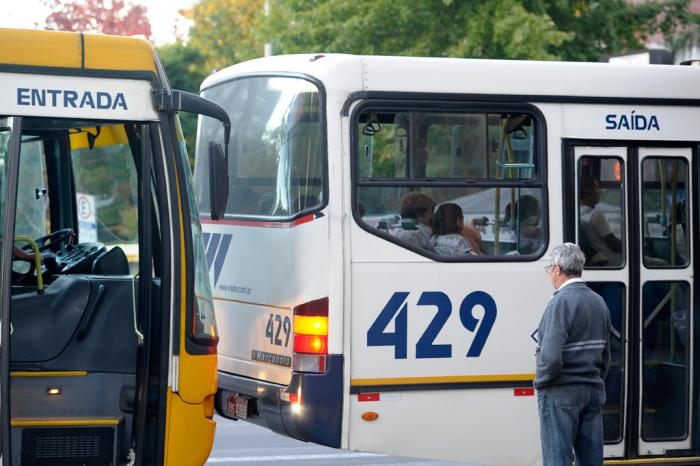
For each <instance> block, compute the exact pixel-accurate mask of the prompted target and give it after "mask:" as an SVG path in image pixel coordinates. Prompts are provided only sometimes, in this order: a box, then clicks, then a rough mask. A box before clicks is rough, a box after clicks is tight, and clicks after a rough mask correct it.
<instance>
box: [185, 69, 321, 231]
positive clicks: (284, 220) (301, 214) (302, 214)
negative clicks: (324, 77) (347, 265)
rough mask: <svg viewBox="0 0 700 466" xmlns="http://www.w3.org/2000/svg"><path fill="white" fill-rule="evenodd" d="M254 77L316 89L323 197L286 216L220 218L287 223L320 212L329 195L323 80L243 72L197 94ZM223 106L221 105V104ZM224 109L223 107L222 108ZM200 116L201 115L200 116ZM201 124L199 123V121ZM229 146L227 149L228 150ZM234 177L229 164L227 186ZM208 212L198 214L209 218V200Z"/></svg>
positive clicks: (298, 74)
mask: <svg viewBox="0 0 700 466" xmlns="http://www.w3.org/2000/svg"><path fill="white" fill-rule="evenodd" d="M254 78H296V79H302V80H304V81H308V82H310V83H311V84H313V85H314V86H316V88H317V89H318V95H319V99H320V104H319V109H320V111H321V115H320V117H321V118H320V121H319V124H320V125H321V132H320V144H321V176H322V177H323V180H321V187H322V189H323V199H322V201H321V202H320V203H319V204H318V205H316V206H314V207H311V208H308V209H304V210H301V211H299V212H297V213H296V214H294V215H290V216H287V217H276V218H273V217H269V216H260V215H240V214H238V215H237V214H229V213H224V216H223V218H222V220H245V221H253V222H256V221H257V222H266V223H289V222H293V221H294V220H297V219H299V218H301V217H306V216H308V215H312V214H315V213H317V212H321V211H322V210H324V209H325V208H326V207H328V197H329V180H328V176H329V175H328V174H329V170H328V164H329V160H328V118H327V115H328V108H327V105H328V99H327V98H326V88H325V86H324V85H323V82H321V81H320V80H319V79H317V78H315V77H314V76H311V75H309V74H306V73H295V72H284V71H279V72H262V73H243V74H240V75H237V76H234V77H231V78H228V79H224V80H221V81H218V82H216V83H214V84H211V85H209V86H206V87H202V88H201V89H200V90H199V94H200V95H201V96H202V97H205V96H204V95H203V94H204V92H206V91H209V90H211V89H214V88H216V87H218V86H222V85H224V84H230V83H232V82H234V81H240V80H244V79H254ZM205 98H207V99H210V98H209V97H205ZM210 100H211V99H210ZM222 107H223V105H222ZM224 109H225V108H224ZM200 118H201V117H200ZM200 125H201V123H200ZM197 132H198V135H197V136H198V137H199V128H198V130H197ZM230 150H231V149H230V147H229V151H230ZM229 155H230V154H226V156H227V157H228V160H229V161H231V160H232V159H231V158H230V156H229ZM195 157H196V152H195ZM233 179H234V177H232V176H231V167H230V166H229V187H230V186H231V180H233ZM207 210H208V211H209V212H199V215H200V217H201V218H207V219H211V201H210V203H209V206H208V208H207Z"/></svg>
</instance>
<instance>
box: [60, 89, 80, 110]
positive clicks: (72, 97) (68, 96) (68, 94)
mask: <svg viewBox="0 0 700 466" xmlns="http://www.w3.org/2000/svg"><path fill="white" fill-rule="evenodd" d="M76 100H78V93H77V92H75V91H65V92H64V93H63V106H64V107H73V108H76V106H75V101H76Z"/></svg>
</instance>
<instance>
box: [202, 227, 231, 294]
mask: <svg viewBox="0 0 700 466" xmlns="http://www.w3.org/2000/svg"><path fill="white" fill-rule="evenodd" d="M203 237H204V245H205V246H204V247H205V250H206V254H207V264H209V271H210V272H211V269H212V267H213V268H214V286H216V285H217V283H219V275H221V271H222V270H223V268H224V261H225V260H226V254H228V249H229V246H231V238H233V235H231V234H226V235H222V234H221V233H211V234H210V233H204V235H203Z"/></svg>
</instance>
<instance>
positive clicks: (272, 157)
mask: <svg viewBox="0 0 700 466" xmlns="http://www.w3.org/2000/svg"><path fill="white" fill-rule="evenodd" d="M203 95H204V96H205V97H207V98H208V99H210V100H213V101H214V102H217V103H218V104H220V105H222V106H223V107H224V108H225V109H226V110H227V111H228V113H229V116H230V117H231V144H230V146H229V153H228V157H229V181H230V189H229V199H228V203H227V207H226V213H227V214H229V215H234V216H242V217H246V216H247V217H264V218H268V219H286V218H290V217H293V216H295V215H296V214H298V213H300V212H303V211H305V210H309V209H313V208H315V207H318V206H320V205H322V204H323V203H324V189H323V184H324V183H323V164H324V159H323V147H322V138H321V135H322V125H321V122H322V114H321V97H320V93H319V91H318V89H317V88H316V86H315V85H314V84H312V83H310V82H309V81H305V80H303V79H297V78H281V77H269V78H250V79H240V80H236V81H231V82H228V83H224V84H222V85H219V86H216V87H213V88H211V89H208V90H206V91H205V92H204V93H203ZM209 141H219V142H222V141H223V127H222V125H221V123H220V122H218V121H215V120H213V119H211V118H206V117H202V123H201V125H200V131H199V135H198V138H197V154H196V162H195V185H196V188H195V189H196V197H197V201H198V207H199V211H200V212H202V213H205V214H206V213H208V212H209V182H208V177H209V165H208V147H209Z"/></svg>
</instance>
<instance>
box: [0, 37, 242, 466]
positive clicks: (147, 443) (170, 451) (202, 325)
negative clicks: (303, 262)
mask: <svg viewBox="0 0 700 466" xmlns="http://www.w3.org/2000/svg"><path fill="white" fill-rule="evenodd" d="M0 43H1V44H2V47H0V235H1V236H0V244H1V248H2V249H1V257H0V264H1V267H0V319H1V322H2V325H1V334H0V337H1V338H0V342H2V344H1V345H0V357H1V367H2V371H1V373H0V423H1V424H0V432H1V436H2V439H1V440H2V452H1V454H2V457H1V462H2V464H3V465H29V464H31V465H76V464H80V465H85V466H88V465H105V464H127V463H129V464H153V465H159V464H165V465H168V464H177V465H189V464H192V465H194V464H197V465H199V464H203V463H204V462H205V461H206V458H207V457H208V456H209V452H210V450H211V446H212V442H213V439H214V429H215V422H214V421H213V419H212V418H213V414H214V395H215V393H216V345H217V341H218V336H217V330H216V322H215V318H214V313H213V306H212V298H211V291H210V285H209V281H208V272H207V266H206V262H205V257H204V255H203V246H202V239H201V238H202V234H201V228H200V223H199V217H198V215H197V212H196V206H195V205H194V202H193V199H194V198H193V192H192V186H191V173H190V167H189V163H188V158H187V153H186V150H185V145H184V141H183V138H182V132H181V129H180V125H179V121H178V118H177V112H178V111H192V112H195V113H200V114H206V115H209V116H211V117H214V118H218V119H220V120H221V121H222V123H224V125H225V126H226V125H227V124H228V123H227V120H228V117H227V116H226V114H225V112H224V111H223V110H222V109H221V108H220V107H219V106H218V105H216V104H213V103H211V102H209V101H207V100H205V99H203V98H200V97H196V96H193V95H191V94H187V93H183V92H180V91H176V90H172V89H171V87H170V85H169V83H168V80H167V78H166V76H165V74H164V72H163V69H162V67H161V65H160V63H159V60H158V57H157V55H156V53H155V50H154V48H153V46H152V45H151V44H150V43H149V42H147V41H145V40H140V39H136V38H128V37H113V36H106V35H90V34H81V33H64V32H52V31H25V30H12V29H0ZM211 154H212V162H213V166H214V167H215V166H216V164H217V163H224V162H225V161H224V160H223V158H222V157H223V155H222V154H223V151H222V150H221V148H220V147H218V146H217V145H216V144H214V143H212V149H211ZM216 157H219V158H218V159H217V158H216ZM127 254H128V255H129V256H130V257H132V258H133V259H132V261H131V262H130V261H129V259H128V258H127Z"/></svg>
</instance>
